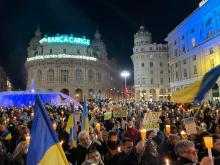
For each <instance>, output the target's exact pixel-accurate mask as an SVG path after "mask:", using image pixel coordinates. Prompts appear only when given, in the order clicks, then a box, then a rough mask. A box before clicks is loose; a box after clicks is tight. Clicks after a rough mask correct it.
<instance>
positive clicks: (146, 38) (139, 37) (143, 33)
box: [134, 25, 152, 44]
mask: <svg viewBox="0 0 220 165" xmlns="http://www.w3.org/2000/svg"><path fill="white" fill-rule="evenodd" d="M134 41H135V44H150V43H152V38H151V33H150V32H149V31H147V30H145V28H144V26H143V25H141V26H140V29H139V30H138V31H137V33H136V34H135V35H134Z"/></svg>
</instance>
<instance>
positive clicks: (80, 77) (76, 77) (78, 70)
mask: <svg viewBox="0 0 220 165" xmlns="http://www.w3.org/2000/svg"><path fill="white" fill-rule="evenodd" d="M81 80H82V71H81V70H80V69H77V70H76V75H75V81H76V83H80V81H81Z"/></svg>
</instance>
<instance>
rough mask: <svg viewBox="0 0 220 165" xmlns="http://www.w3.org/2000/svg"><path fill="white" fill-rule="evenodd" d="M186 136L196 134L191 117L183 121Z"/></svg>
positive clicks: (193, 120)
mask: <svg viewBox="0 0 220 165" xmlns="http://www.w3.org/2000/svg"><path fill="white" fill-rule="evenodd" d="M183 122H184V125H185V128H186V133H187V135H191V134H197V131H196V123H195V119H194V118H193V117H189V118H186V119H184V120H183Z"/></svg>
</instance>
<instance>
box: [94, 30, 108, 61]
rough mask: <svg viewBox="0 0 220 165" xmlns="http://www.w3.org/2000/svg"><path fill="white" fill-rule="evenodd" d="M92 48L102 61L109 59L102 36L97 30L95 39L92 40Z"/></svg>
mask: <svg viewBox="0 0 220 165" xmlns="http://www.w3.org/2000/svg"><path fill="white" fill-rule="evenodd" d="M91 47H92V48H93V55H94V56H95V57H97V58H100V59H104V60H106V59H107V56H108V54H107V51H106V46H105V43H104V42H103V41H102V39H101V34H100V33H99V30H98V28H97V30H96V33H95V34H94V39H93V40H92V44H91Z"/></svg>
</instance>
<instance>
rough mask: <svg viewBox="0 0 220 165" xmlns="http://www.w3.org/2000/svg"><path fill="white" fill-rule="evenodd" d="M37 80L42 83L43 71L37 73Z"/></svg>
mask: <svg viewBox="0 0 220 165" xmlns="http://www.w3.org/2000/svg"><path fill="white" fill-rule="evenodd" d="M37 79H38V81H39V82H41V81H42V71H41V70H38V71H37Z"/></svg>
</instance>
